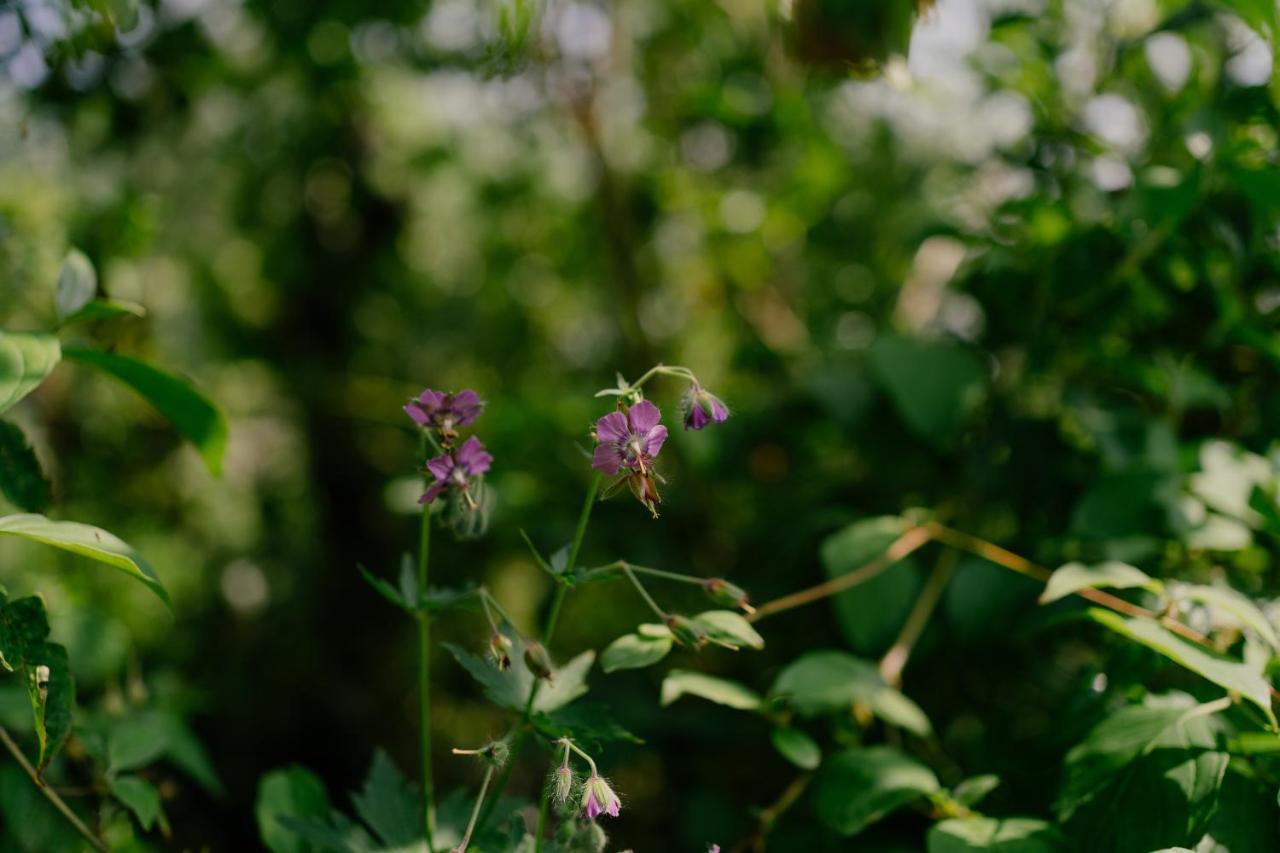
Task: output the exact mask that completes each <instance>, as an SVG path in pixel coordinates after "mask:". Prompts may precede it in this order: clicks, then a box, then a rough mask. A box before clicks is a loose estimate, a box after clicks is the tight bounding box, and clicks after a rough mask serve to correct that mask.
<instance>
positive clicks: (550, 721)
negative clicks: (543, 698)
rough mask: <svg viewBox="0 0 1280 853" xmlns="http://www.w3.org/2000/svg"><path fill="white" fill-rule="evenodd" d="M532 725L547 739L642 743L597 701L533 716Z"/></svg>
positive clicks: (593, 742) (571, 705)
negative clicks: (566, 738) (568, 738)
mask: <svg viewBox="0 0 1280 853" xmlns="http://www.w3.org/2000/svg"><path fill="white" fill-rule="evenodd" d="M532 722H533V724H534V725H535V726H537V728H538V730H539V731H541V732H542V733H543V734H545V735H546V736H547V737H549V738H551V739H553V740H554V739H555V738H561V737H571V738H573V739H574V740H575V741H578V742H579V743H583V744H603V743H609V742H611V741H625V742H628V743H644V741H643V740H641V739H640V738H638V737H636V736H635V735H634V734H632V733H631V732H629V731H627V730H626V729H625V728H623V727H622V726H621V725H620V724H619V723H618V720H617V715H616V714H614V713H613V712H612V711H611V710H609V708H608V707H607V706H605V705H602V704H601V703H599V702H590V701H582V702H574V703H572V704H569V705H566V706H565V707H563V708H557V709H556V710H554V711H552V712H551V713H550V714H541V713H539V714H535V715H533V717H532Z"/></svg>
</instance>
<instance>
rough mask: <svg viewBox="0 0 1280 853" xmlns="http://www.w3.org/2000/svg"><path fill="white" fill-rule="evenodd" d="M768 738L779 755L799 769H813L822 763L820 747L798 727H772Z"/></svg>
mask: <svg viewBox="0 0 1280 853" xmlns="http://www.w3.org/2000/svg"><path fill="white" fill-rule="evenodd" d="M769 739H770V740H771V741H773V748H774V749H776V750H778V754H779V755H781V756H782V757H783V758H785V759H787V761H790V762H791V763H792V764H794V765H795V766H796V767H799V768H800V769H801V770H813V769H815V768H816V767H817V766H818V765H819V764H821V763H822V748H821V747H820V746H818V743H817V741H815V740H814V739H813V738H811V737H809V736H808V735H807V734H805V733H804V732H802V731H800V730H799V729H793V728H789V727H788V728H780V729H774V730H773V734H772V735H770V738H769Z"/></svg>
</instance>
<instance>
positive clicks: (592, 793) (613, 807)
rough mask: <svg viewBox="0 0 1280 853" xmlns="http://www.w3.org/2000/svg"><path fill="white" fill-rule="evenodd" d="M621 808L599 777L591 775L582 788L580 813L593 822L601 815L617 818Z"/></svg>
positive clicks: (594, 774)
mask: <svg viewBox="0 0 1280 853" xmlns="http://www.w3.org/2000/svg"><path fill="white" fill-rule="evenodd" d="M621 808H622V801H621V800H619V799H618V795H617V794H615V793H614V792H613V788H610V787H609V783H608V782H606V781H605V780H604V779H603V778H602V777H601V776H599V775H597V774H596V773H592V774H591V775H590V776H589V777H588V778H587V781H586V783H584V784H583V786H582V811H583V813H584V814H585V815H586V816H587V819H588V820H595V819H596V818H597V817H599V816H600V815H602V814H607V815H608V816H609V817H617V816H618V811H619V810H620V809H621Z"/></svg>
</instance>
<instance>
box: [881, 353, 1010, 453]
mask: <svg viewBox="0 0 1280 853" xmlns="http://www.w3.org/2000/svg"><path fill="white" fill-rule="evenodd" d="M867 360H868V364H869V365H870V367H871V374H872V376H873V377H874V378H875V380H876V381H877V382H878V383H879V384H880V386H881V387H882V388H884V390H885V392H886V393H887V394H888V395H889V399H890V400H892V401H893V405H894V407H895V408H896V409H897V410H898V414H899V415H901V416H902V420H903V421H904V422H905V423H906V425H907V426H908V427H910V429H911V431H912V432H914V433H915V434H916V435H917V436H918V437H919V438H922V439H924V440H925V441H928V442H931V443H933V444H937V445H940V446H944V447H946V446H949V445H950V444H952V443H953V441H954V439H955V437H956V434H957V433H958V432H959V431H960V428H961V427H963V426H964V424H965V422H966V421H968V420H969V417H970V416H971V415H972V414H973V412H974V410H975V409H977V407H978V406H979V405H981V403H982V400H983V398H984V397H985V396H986V383H987V368H986V365H985V364H983V361H982V358H981V357H980V356H979V355H978V354H977V353H976V352H975V351H974V350H972V349H970V348H968V347H964V346H958V345H954V344H946V343H933V342H928V341H920V340H915V339H913V338H906V337H901V336H898V335H883V336H881V337H878V338H876V340H875V343H873V344H872V345H871V348H870V349H869V350H868V351H867Z"/></svg>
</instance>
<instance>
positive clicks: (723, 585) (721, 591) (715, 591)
mask: <svg viewBox="0 0 1280 853" xmlns="http://www.w3.org/2000/svg"><path fill="white" fill-rule="evenodd" d="M702 588H703V589H704V590H706V593H707V597H708V598H710V599H711V600H712V601H714V602H715V603H716V604H719V605H721V606H723V607H738V608H741V609H742V611H743V612H744V613H754V612H755V608H754V607H752V606H751V604H750V603H749V602H748V596H747V591H746V590H744V589H743V588H742V587H740V586H736V585H735V584H731V583H729V582H728V581H727V580H725V579H724V578H709V579H707V580H705V581H703V582H702Z"/></svg>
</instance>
